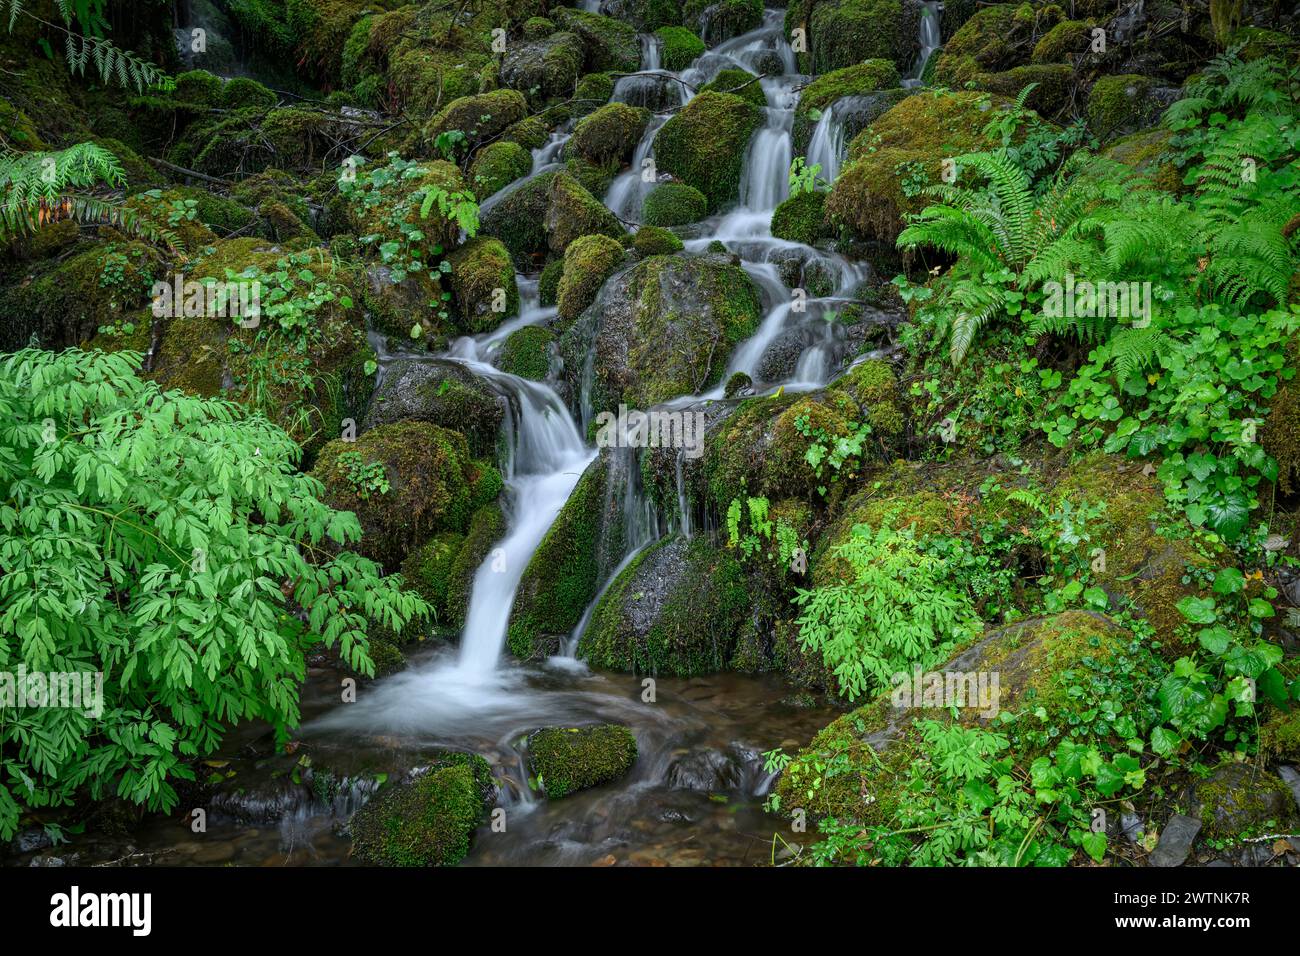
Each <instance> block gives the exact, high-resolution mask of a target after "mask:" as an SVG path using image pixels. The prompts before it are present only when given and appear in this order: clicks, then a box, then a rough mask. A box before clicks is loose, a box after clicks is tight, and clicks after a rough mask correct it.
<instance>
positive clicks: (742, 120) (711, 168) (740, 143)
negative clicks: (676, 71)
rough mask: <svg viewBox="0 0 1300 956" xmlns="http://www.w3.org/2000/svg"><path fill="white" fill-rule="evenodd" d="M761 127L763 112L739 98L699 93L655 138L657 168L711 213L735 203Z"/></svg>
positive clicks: (660, 222)
mask: <svg viewBox="0 0 1300 956" xmlns="http://www.w3.org/2000/svg"><path fill="white" fill-rule="evenodd" d="M761 122H762V111H761V110H759V109H758V108H757V107H756V106H754V104H752V103H749V102H747V101H745V100H743V99H741V98H740V97H739V96H733V95H731V94H728V93H712V92H709V93H700V94H699V95H698V96H696V97H695V98H694V99H692V100H691V101H690V103H688V104H687V105H686V108H685V109H683V110H682V111H681V112H680V113H678V114H677V115H675V116H674V117H673V118H672V119H670V120H669V121H668V122H667V123H665V124H664V125H663V128H662V129H660V130H659V133H658V134H657V135H656V136H655V159H656V162H657V163H658V167H659V169H660V170H661V171H662V172H666V173H670V174H671V175H673V176H676V177H677V178H678V179H680V180H681V181H682V182H684V183H686V184H687V185H688V186H693V187H695V188H696V189H698V190H699V191H700V192H701V193H703V194H704V196H705V198H706V199H707V200H708V202H709V208H710V209H718V208H719V207H721V206H723V205H725V204H727V203H731V202H735V200H736V196H737V193H738V191H739V187H740V174H741V169H742V167H743V165H744V158H745V152H746V149H747V147H748V145H749V138H750V136H752V135H753V133H754V130H756V129H757V128H758V126H759V124H760V123H761ZM652 225H657V226H662V225H667V223H664V222H662V221H657V222H654V223H652Z"/></svg>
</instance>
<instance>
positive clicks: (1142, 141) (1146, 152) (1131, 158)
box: [1102, 127, 1184, 194]
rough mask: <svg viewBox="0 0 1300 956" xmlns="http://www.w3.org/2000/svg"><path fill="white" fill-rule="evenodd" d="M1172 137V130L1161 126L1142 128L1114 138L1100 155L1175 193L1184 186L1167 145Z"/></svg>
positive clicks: (1174, 158) (1171, 151) (1166, 190)
mask: <svg viewBox="0 0 1300 956" xmlns="http://www.w3.org/2000/svg"><path fill="white" fill-rule="evenodd" d="M1173 137H1174V132H1173V130H1171V129H1166V128H1163V127H1158V128H1156V129H1148V130H1142V131H1141V132H1137V133H1132V134H1130V135H1128V136H1124V137H1121V138H1120V139H1117V140H1116V141H1115V142H1113V143H1111V144H1110V146H1108V147H1106V149H1105V151H1104V152H1103V153H1102V155H1103V156H1104V157H1106V158H1107V159H1112V160H1114V161H1115V162H1117V163H1123V164H1124V165H1125V166H1128V167H1129V168H1130V169H1132V170H1133V171H1134V172H1137V173H1140V174H1141V175H1143V176H1146V177H1147V178H1149V179H1150V180H1151V181H1152V182H1153V183H1154V184H1155V185H1156V187H1157V188H1159V189H1163V190H1164V191H1165V192H1167V193H1175V194H1176V193H1178V192H1181V191H1182V189H1183V188H1184V187H1183V177H1182V173H1180V172H1179V170H1178V166H1177V164H1176V157H1175V155H1174V152H1173V150H1172V149H1171V148H1170V144H1171V141H1172V140H1173Z"/></svg>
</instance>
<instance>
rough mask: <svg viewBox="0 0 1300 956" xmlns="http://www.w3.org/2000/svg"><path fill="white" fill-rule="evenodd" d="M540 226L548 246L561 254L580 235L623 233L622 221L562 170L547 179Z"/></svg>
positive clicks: (615, 235)
mask: <svg viewBox="0 0 1300 956" xmlns="http://www.w3.org/2000/svg"><path fill="white" fill-rule="evenodd" d="M542 225H543V227H544V229H545V230H546V240H547V245H548V246H549V248H550V250H551V252H552V253H554V254H556V255H562V254H563V253H564V252H565V250H566V249H568V248H569V243H571V242H573V241H574V240H575V239H578V238H580V237H582V236H588V235H597V234H599V235H603V236H609V237H611V238H618V237H619V236H621V235H622V234H623V226H622V224H621V223H620V222H619V221H618V218H617V217H616V216H615V215H614V214H613V213H612V212H610V211H609V209H608V207H606V205H605V204H604V203H603V202H601V201H600V200H599V199H597V198H596V197H595V196H593V195H592V194H591V193H590V192H589V191H588V190H587V189H585V188H584V187H583V185H582V184H581V183H580V182H578V181H577V180H576V179H574V178H573V177H572V176H569V175H567V174H565V173H559V174H557V175H556V176H555V178H554V179H552V180H551V182H550V188H549V189H548V190H547V205H546V214H545V216H544V218H543V222H542Z"/></svg>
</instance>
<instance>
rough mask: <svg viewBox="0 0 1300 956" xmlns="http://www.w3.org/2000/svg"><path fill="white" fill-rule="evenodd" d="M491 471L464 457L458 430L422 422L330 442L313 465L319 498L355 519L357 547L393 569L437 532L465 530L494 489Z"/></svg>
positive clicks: (466, 454) (384, 427)
mask: <svg viewBox="0 0 1300 956" xmlns="http://www.w3.org/2000/svg"><path fill="white" fill-rule="evenodd" d="M494 473H495V469H493V468H492V466H490V465H488V464H486V463H484V462H475V461H474V460H473V459H471V458H470V453H469V444H468V443H467V442H466V440H465V436H464V435H462V434H460V433H459V432H453V431H450V430H448V429H445V428H441V427H439V426H438V425H434V424H431V423H429V422H421V421H400V422H395V423H394V424H391V425H381V426H380V427H378V428H375V429H372V430H371V431H368V432H366V433H365V434H363V435H361V436H360V437H359V438H358V439H357V440H356V441H354V442H349V441H342V440H337V439H336V440H335V441H332V442H329V443H328V444H327V445H325V447H324V448H322V449H321V453H320V457H319V458H318V459H317V461H316V465H315V467H314V468H313V469H312V475H313V476H314V477H315V478H316V479H318V480H319V481H320V482H321V483H322V484H323V485H324V487H325V500H326V501H327V502H329V503H330V505H331V506H333V507H335V508H338V509H340V510H342V511H352V512H355V513H356V515H357V518H358V519H360V521H361V529H362V537H361V541H360V542H359V543H358V544H357V545H356V548H357V550H358V551H360V552H361V553H362V554H364V555H365V556H367V557H369V558H372V559H373V560H375V561H378V562H380V563H381V564H383V565H384V566H385V567H387V568H390V569H394V570H396V569H397V568H398V567H400V566H401V564H402V562H403V561H404V560H405V559H406V556H407V555H408V554H409V553H410V552H411V550H412V549H414V548H416V547H418V546H419V545H420V544H422V543H423V542H424V541H427V540H428V539H429V538H430V537H431V536H432V535H434V534H436V533H437V532H439V531H464V530H465V528H466V527H467V526H468V524H469V519H470V515H471V514H473V512H474V510H475V509H476V508H477V507H479V506H480V505H482V504H484V503H485V502H484V501H483V500H479V499H480V498H481V497H483V496H484V493H485V492H487V491H489V490H491V486H495V491H493V492H492V493H491V494H490V495H487V496H486V497H487V500H491V499H493V498H495V497H496V492H499V491H500V487H501V476H500V475H499V474H494ZM493 477H494V480H493Z"/></svg>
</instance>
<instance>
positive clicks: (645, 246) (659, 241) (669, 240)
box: [632, 226, 682, 258]
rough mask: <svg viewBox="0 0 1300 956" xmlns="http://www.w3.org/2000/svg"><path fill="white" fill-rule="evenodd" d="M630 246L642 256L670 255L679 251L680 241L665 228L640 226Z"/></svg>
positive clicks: (680, 248)
mask: <svg viewBox="0 0 1300 956" xmlns="http://www.w3.org/2000/svg"><path fill="white" fill-rule="evenodd" d="M632 248H633V249H635V250H636V252H637V254H638V255H640V256H642V257H647V258H648V257H649V256H663V255H671V254H672V253H674V252H681V250H682V241H681V240H680V239H678V238H677V237H676V236H674V235H673V234H672V233H671V232H669V231H668V230H667V229H660V228H659V227H658V226H642V227H641V228H640V229H638V230H637V231H636V235H635V236H634V237H633V239H632Z"/></svg>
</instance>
